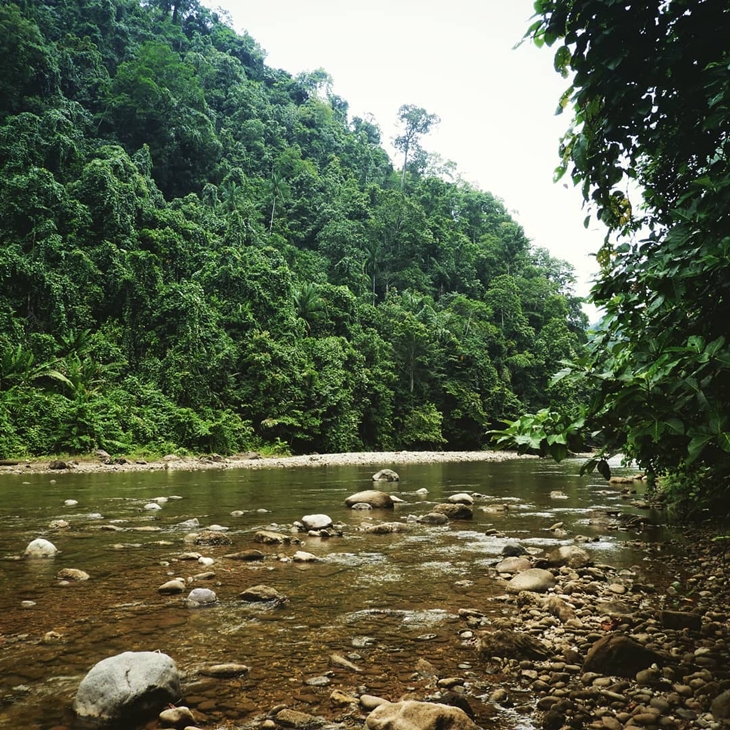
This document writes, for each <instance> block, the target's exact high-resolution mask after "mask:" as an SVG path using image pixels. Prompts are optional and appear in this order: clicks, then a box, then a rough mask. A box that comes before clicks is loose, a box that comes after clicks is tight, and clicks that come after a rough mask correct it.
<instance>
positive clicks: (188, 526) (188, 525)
mask: <svg viewBox="0 0 730 730" xmlns="http://www.w3.org/2000/svg"><path fill="white" fill-rule="evenodd" d="M175 527H178V528H179V529H181V530H197V529H198V528H199V527H200V520H198V518H197V517H193V518H192V519H190V520H185V521H184V522H178V523H177V524H176V525H175Z"/></svg>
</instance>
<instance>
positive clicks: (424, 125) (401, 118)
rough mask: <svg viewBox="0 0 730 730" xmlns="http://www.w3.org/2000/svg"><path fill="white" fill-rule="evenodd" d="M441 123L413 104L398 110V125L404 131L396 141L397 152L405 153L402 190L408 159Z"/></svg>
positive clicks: (436, 116) (435, 116)
mask: <svg viewBox="0 0 730 730" xmlns="http://www.w3.org/2000/svg"><path fill="white" fill-rule="evenodd" d="M440 122H441V119H440V117H439V116H438V115H437V114H429V113H428V112H427V111H426V110H425V109H423V108H422V107H420V106H414V105H413V104H403V106H401V108H400V109H399V110H398V123H399V126H400V127H401V129H402V130H403V132H402V134H399V135H398V136H397V137H396V138H395V139H394V140H393V144H394V145H395V148H396V149H397V150H400V151H401V152H402V153H403V169H402V171H401V181H400V189H401V190H404V189H405V186H406V168H407V166H408V157H409V155H411V156H412V155H413V154H414V153H415V152H417V151H419V150H420V144H419V143H420V140H421V137H423V135H424V134H428V133H429V132H430V131H431V128H432V127H434V126H435V125H437V124H439V123H440Z"/></svg>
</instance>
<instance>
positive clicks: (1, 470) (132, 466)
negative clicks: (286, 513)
mask: <svg viewBox="0 0 730 730" xmlns="http://www.w3.org/2000/svg"><path fill="white" fill-rule="evenodd" d="M525 458H528V459H529V458H536V457H530V456H518V455H517V454H514V453H510V452H507V451H373V452H348V453H342V454H305V455H300V456H272V457H263V456H262V455H261V454H259V453H257V452H249V453H246V454H237V455H234V456H230V457H223V456H219V455H218V454H211V455H205V456H200V457H197V458H196V457H190V456H177V455H174V454H170V455H168V456H165V457H163V458H162V459H159V460H150V461H148V460H146V459H136V460H133V459H129V458H126V457H119V458H114V457H112V456H110V455H109V454H107V453H106V452H99V455H98V456H95V457H93V458H83V459H80V458H69V459H27V460H26V459H23V460H16V459H5V460H2V461H0V474H33V473H44V472H58V471H75V472H79V473H89V472H109V471H112V472H115V471H122V472H125V471H160V470H180V471H194V470H200V469H287V468H291V469H293V468H297V467H302V466H315V467H316V466H357V465H363V466H370V465H389V464H390V465H398V464H434V463H441V462H465V461H505V460H507V459H525Z"/></svg>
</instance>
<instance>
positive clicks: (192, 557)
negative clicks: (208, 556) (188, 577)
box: [178, 553, 201, 562]
mask: <svg viewBox="0 0 730 730" xmlns="http://www.w3.org/2000/svg"><path fill="white" fill-rule="evenodd" d="M200 558H201V555H200V553H181V554H180V555H179V556H178V560H195V561H196V562H197V561H198V560H200Z"/></svg>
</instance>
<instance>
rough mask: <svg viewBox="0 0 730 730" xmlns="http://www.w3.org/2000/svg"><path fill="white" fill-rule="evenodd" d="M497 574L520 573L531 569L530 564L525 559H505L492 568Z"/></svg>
mask: <svg viewBox="0 0 730 730" xmlns="http://www.w3.org/2000/svg"><path fill="white" fill-rule="evenodd" d="M494 568H495V570H496V571H498V572H499V573H522V572H523V571H525V570H530V568H532V563H531V562H530V561H529V560H528V559H527V558H505V559H504V560H500V562H499V563H497V565H495V566H494Z"/></svg>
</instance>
